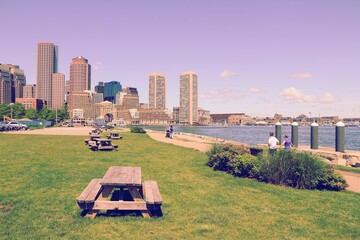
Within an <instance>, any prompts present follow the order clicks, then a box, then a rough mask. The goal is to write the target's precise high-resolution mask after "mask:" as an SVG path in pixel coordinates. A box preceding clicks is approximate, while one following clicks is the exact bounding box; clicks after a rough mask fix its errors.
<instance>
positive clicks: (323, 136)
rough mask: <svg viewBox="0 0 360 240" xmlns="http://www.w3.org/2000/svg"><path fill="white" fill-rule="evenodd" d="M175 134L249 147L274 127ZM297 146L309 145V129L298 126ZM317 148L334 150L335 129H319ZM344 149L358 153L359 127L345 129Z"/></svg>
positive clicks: (179, 129) (207, 129)
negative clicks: (242, 144)
mask: <svg viewBox="0 0 360 240" xmlns="http://www.w3.org/2000/svg"><path fill="white" fill-rule="evenodd" d="M144 128H145V129H151V130H156V131H164V136H165V131H166V129H167V127H165V126H164V127H160V126H146V127H144ZM174 131H175V132H186V133H193V134H198V135H206V136H211V137H218V138H222V139H225V140H233V141H237V142H243V143H247V144H250V145H256V144H264V143H267V140H268V137H269V132H271V131H272V132H275V127H274V126H231V127H227V128H225V127H213V126H211V127H210V126H207V127H204V126H196V127H191V126H174ZM285 134H287V135H288V136H289V137H291V126H282V140H283V138H284V137H283V136H284V135H285ZM299 145H304V146H305V145H308V146H309V145H310V127H300V126H299ZM319 146H323V147H332V148H335V127H319ZM345 149H347V150H358V151H360V127H346V128H345Z"/></svg>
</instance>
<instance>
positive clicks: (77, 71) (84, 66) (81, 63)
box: [70, 56, 91, 92]
mask: <svg viewBox="0 0 360 240" xmlns="http://www.w3.org/2000/svg"><path fill="white" fill-rule="evenodd" d="M90 87H91V65H90V64H89V63H88V60H87V59H86V58H84V57H83V56H78V57H76V58H73V59H72V62H71V63H70V91H71V92H75V91H85V90H90Z"/></svg>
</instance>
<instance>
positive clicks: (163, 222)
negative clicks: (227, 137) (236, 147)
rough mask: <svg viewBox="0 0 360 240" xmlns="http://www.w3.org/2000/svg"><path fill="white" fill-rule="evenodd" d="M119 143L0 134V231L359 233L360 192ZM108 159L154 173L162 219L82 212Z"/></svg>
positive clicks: (67, 234)
mask: <svg viewBox="0 0 360 240" xmlns="http://www.w3.org/2000/svg"><path fill="white" fill-rule="evenodd" d="M122 135H123V136H124V140H120V141H116V144H119V151H115V152H93V151H90V150H89V149H88V148H87V147H86V146H85V145H84V139H85V138H86V137H79V136H39V135H7V134H0V174H1V175H0V239H58V238H63V239H120V238H122V239H274V238H276V239H359V238H360V194H357V193H352V192H346V191H344V192H326V191H308V190H296V189H291V188H287V187H280V186H273V185H269V184H264V183H259V182H256V181H252V180H248V179H241V178H234V177H232V176H230V175H227V174H225V173H223V172H215V171H212V170H211V169H210V168H209V167H207V166H206V161H207V157H206V155H205V154H204V153H201V152H198V151H194V150H191V149H186V148H182V147H177V146H174V145H170V144H165V143H161V142H156V141H154V140H152V139H151V138H150V137H148V136H147V135H146V134H144V135H140V134H132V133H124V134H122ZM110 166H140V167H141V169H142V178H143V180H156V181H157V183H158V185H159V188H160V192H161V195H162V198H163V205H162V209H163V214H164V215H163V217H161V218H152V219H144V218H142V217H139V216H126V217H107V216H100V217H97V218H95V219H88V218H83V217H82V216H81V215H80V214H81V210H80V208H79V207H78V206H77V204H76V198H77V197H78V196H79V195H80V193H81V192H82V191H83V189H84V188H85V187H86V186H87V184H88V183H89V182H90V180H91V179H93V178H101V177H102V176H103V175H104V173H105V172H106V170H107V169H108V168H109V167H110Z"/></svg>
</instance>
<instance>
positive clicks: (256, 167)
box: [207, 144, 348, 191]
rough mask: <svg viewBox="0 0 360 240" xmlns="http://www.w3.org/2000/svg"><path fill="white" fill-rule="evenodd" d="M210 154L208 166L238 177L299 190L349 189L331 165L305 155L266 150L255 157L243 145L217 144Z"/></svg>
mask: <svg viewBox="0 0 360 240" xmlns="http://www.w3.org/2000/svg"><path fill="white" fill-rule="evenodd" d="M207 155H208V156H209V161H208V163H207V165H208V166H210V167H211V168H212V169H214V170H220V171H225V172H227V173H230V174H232V175H234V176H236V177H247V178H255V179H257V180H258V181H262V182H267V183H272V184H276V185H284V186H290V187H293V188H299V189H319V190H323V189H326V190H335V191H339V190H344V189H345V188H346V187H347V186H348V185H347V183H346V181H345V179H344V178H343V177H342V176H341V175H340V174H338V173H335V172H334V170H333V169H332V167H331V166H330V165H328V164H326V163H325V162H322V161H320V160H319V159H317V158H315V157H313V156H311V155H309V154H306V153H302V152H296V151H286V150H281V151H277V152H276V153H274V154H270V153H269V152H268V151H263V152H262V153H261V154H260V155H258V157H255V156H252V155H251V154H250V151H249V149H247V148H245V147H244V146H235V145H232V144H225V145H220V144H215V145H213V147H212V149H211V150H210V151H208V152H207Z"/></svg>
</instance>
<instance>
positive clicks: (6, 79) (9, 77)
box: [0, 64, 26, 103]
mask: <svg viewBox="0 0 360 240" xmlns="http://www.w3.org/2000/svg"><path fill="white" fill-rule="evenodd" d="M25 84H26V77H25V74H24V70H22V69H20V67H19V66H17V65H12V64H0V103H14V102H15V100H16V98H22V97H23V87H24V86H25Z"/></svg>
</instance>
